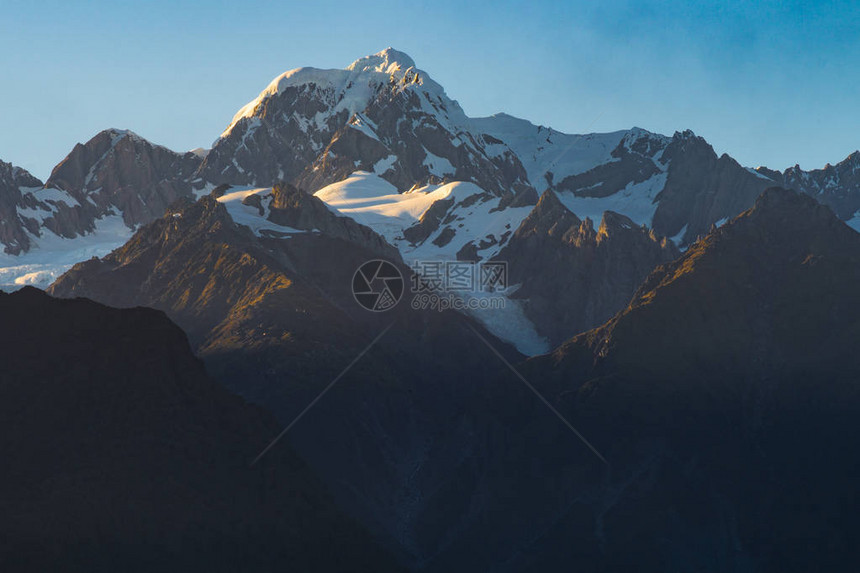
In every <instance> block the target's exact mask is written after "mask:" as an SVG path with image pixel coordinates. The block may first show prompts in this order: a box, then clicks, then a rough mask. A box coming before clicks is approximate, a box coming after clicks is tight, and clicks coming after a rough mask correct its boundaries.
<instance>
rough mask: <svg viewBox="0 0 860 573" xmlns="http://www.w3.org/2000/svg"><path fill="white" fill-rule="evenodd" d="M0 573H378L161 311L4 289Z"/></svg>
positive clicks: (376, 562)
mask: <svg viewBox="0 0 860 573" xmlns="http://www.w3.org/2000/svg"><path fill="white" fill-rule="evenodd" d="M0 324H2V327H0V345H2V348H3V367H2V376H0V457H2V459H3V460H4V469H3V471H2V472H0V569H2V570H3V571H7V572H8V571H48V570H50V571H274V570H286V569H289V570H298V571H382V570H393V569H394V568H393V567H392V565H391V563H392V562H391V561H390V560H389V559H388V558H387V557H386V555H385V554H384V553H383V552H382V551H380V550H379V549H377V547H376V545H375V543H374V542H373V540H372V539H371V538H370V537H369V536H368V535H367V534H366V533H365V532H364V531H363V530H361V529H360V528H359V527H358V526H357V525H355V524H354V523H353V522H351V521H350V520H349V519H347V518H345V517H344V516H343V515H341V514H340V513H339V512H338V511H337V510H336V509H335V508H334V506H333V505H332V504H331V502H330V501H329V499H328V497H327V495H326V493H325V492H324V490H323V488H322V487H321V486H320V485H319V483H318V481H317V479H316V477H315V476H314V475H313V474H312V473H311V472H310V471H309V470H308V469H307V467H306V466H305V465H304V463H303V462H301V461H300V460H299V459H298V458H297V457H296V456H295V454H293V452H292V450H291V449H290V448H289V446H288V445H286V444H284V445H282V446H281V447H279V448H277V449H276V450H273V451H272V452H270V453H269V454H268V456H267V457H266V459H265V460H264V461H263V462H261V463H260V464H258V465H256V466H255V467H254V468H253V469H252V468H250V467H249V461H250V460H251V459H253V457H254V456H255V455H256V454H257V453H258V452H259V451H260V450H261V449H262V448H263V447H264V446H265V445H266V443H267V441H268V440H269V439H271V437H272V436H273V435H275V434H276V433H277V432H278V431H279V426H278V425H277V424H275V423H274V421H273V419H272V418H271V417H270V416H269V415H268V414H266V413H265V412H263V411H262V410H260V409H258V408H256V407H252V406H248V405H246V404H245V403H244V401H243V400H242V399H240V398H238V397H236V396H233V395H231V394H229V393H228V392H227V391H226V390H223V389H222V388H221V387H219V386H218V385H216V384H215V383H214V382H212V381H211V380H210V379H209V378H208V377H207V375H206V373H205V371H204V369H203V365H202V363H201V362H200V361H198V360H197V359H196V358H194V356H193V355H192V354H191V351H190V348H189V345H188V342H187V341H186V338H185V335H184V334H183V333H182V331H181V330H180V329H179V328H178V327H176V326H175V325H174V324H173V323H172V322H170V320H168V319H167V317H166V316H165V315H164V314H163V313H162V312H160V311H156V310H150V309H144V308H133V309H126V310H118V309H112V308H108V307H105V306H102V305H100V304H97V303H94V302H91V301H88V300H84V299H74V300H58V299H54V298H51V297H50V296H48V295H46V294H44V293H42V292H41V291H39V290H36V289H33V288H30V287H28V288H24V289H22V290H21V291H18V292H16V293H13V294H3V293H0Z"/></svg>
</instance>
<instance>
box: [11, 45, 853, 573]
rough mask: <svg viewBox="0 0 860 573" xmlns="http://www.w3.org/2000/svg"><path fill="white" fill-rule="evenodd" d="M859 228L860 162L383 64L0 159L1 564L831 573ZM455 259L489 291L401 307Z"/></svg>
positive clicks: (843, 535)
mask: <svg viewBox="0 0 860 573" xmlns="http://www.w3.org/2000/svg"><path fill="white" fill-rule="evenodd" d="M225 119H226V118H225ZM857 230H860V152H855V153H853V154H851V155H850V156H848V157H847V158H846V159H844V160H843V161H841V162H839V163H837V164H835V165H829V164H828V165H826V166H825V167H823V168H822V169H817V170H812V171H804V170H801V169H800V167H799V166H795V167H793V168H790V169H787V170H785V171H782V172H780V171H776V170H772V169H768V168H766V167H758V168H755V169H753V168H749V167H744V166H742V165H740V164H739V163H738V162H737V161H735V160H734V159H732V158H731V157H729V156H728V155H722V156H718V155H717V154H716V153H715V152H714V150H713V148H712V147H711V146H710V145H709V144H708V143H707V142H706V141H705V140H704V139H703V138H701V137H699V136H697V135H695V134H694V133H692V132H691V131H683V132H677V133H674V134H673V135H671V136H669V135H661V134H657V133H651V132H649V131H646V130H644V129H640V128H636V127H634V128H631V129H629V130H625V131H618V132H613V133H602V134H595V133H592V134H583V135H571V134H565V133H561V132H558V131H556V130H554V129H552V128H548V127H543V126H536V125H534V124H532V123H530V122H529V121H527V120H524V119H518V118H515V117H512V116H509V115H506V114H496V115H493V116H490V117H484V118H470V117H468V116H466V114H465V113H464V112H463V110H462V108H461V107H460V105H459V104H458V103H457V102H456V101H455V100H453V99H451V98H450V97H449V96H448V95H447V93H446V92H445V90H444V89H443V88H442V86H440V85H439V84H438V83H436V82H435V81H433V79H431V77H430V76H429V75H428V74H427V73H426V72H425V71H423V70H421V69H419V68H417V67H416V65H415V63H414V62H413V61H412V59H411V58H410V57H409V56H407V55H406V54H404V53H402V52H398V51H396V50H394V49H391V48H388V49H386V50H383V51H382V52H379V53H377V54H373V55H371V56H367V57H364V58H361V59H359V60H356V61H355V62H353V63H352V64H351V65H349V66H348V67H346V68H345V69H334V70H322V69H316V68H299V69H295V70H291V71H288V72H286V73H284V74H283V75H281V76H279V77H277V78H275V79H274V80H273V81H272V82H271V83H270V84H269V85H268V86H267V87H266V88H265V89H264V90H263V91H262V92H261V93H260V94H259V95H258V96H257V97H256V98H254V99H253V100H252V101H250V102H249V103H248V104H247V105H245V106H244V107H243V108H241V109H240V110H239V111H238V112H237V113H236V114H235V116H234V117H233V118H232V120H230V121H229V123H227V126H226V129H225V130H224V131H223V132H222V133H221V135H220V136H219V137H218V138H217V139H216V140H215V141H214V143H213V144H212V145H211V146H210V148H208V149H202V148H201V149H196V150H194V151H189V152H186V153H177V152H174V151H171V150H169V149H166V148H164V147H162V146H159V145H157V144H154V143H151V142H149V141H146V140H145V139H143V138H141V137H140V136H138V135H136V134H135V133H133V132H131V131H127V130H119V129H108V130H105V131H102V132H100V133H98V134H97V135H95V136H94V137H93V138H92V139H90V140H89V141H88V142H86V143H83V144H78V145H76V146H75V147H74V149H72V151H71V152H70V153H69V155H68V156H67V157H66V158H65V159H63V161H61V162H60V163H59V164H58V165H57V166H56V167H55V168H54V170H53V172H52V173H51V175H50V177H49V178H48V180H47V181H45V182H44V183H43V182H42V181H39V180H38V179H36V178H35V177H33V176H32V175H30V174H29V173H27V172H26V171H24V170H23V169H21V168H18V167H15V166H12V165H10V164H7V163H3V162H0V243H2V246H3V253H2V254H0V288H2V289H3V290H7V291H18V292H14V293H12V294H0V318H2V319H3V324H4V325H16V326H15V330H14V331H11V330H9V331H8V332H7V331H4V332H3V335H2V336H3V339H4V352H11V353H12V354H14V360H11V361H8V364H9V365H10V366H9V367H8V368H6V367H5V366H4V374H3V376H2V377H0V403H2V404H3V406H2V408H4V409H5V411H6V415H4V416H3V417H2V419H0V425H2V428H0V429H2V435H3V436H5V437H4V439H3V441H2V442H0V448H2V449H3V451H4V452H6V454H5V457H6V458H7V459H13V461H15V460H17V463H16V464H13V465H17V466H19V467H18V468H17V469H16V470H15V471H14V472H12V473H9V474H8V475H6V476H4V477H3V478H2V480H4V481H3V483H6V484H7V487H4V489H3V492H2V494H0V495H2V498H0V508H3V510H4V511H3V512H2V514H3V516H2V517H0V531H2V532H3V541H2V542H0V558H3V559H5V560H6V563H8V564H9V566H8V567H3V568H2V569H3V570H9V571H12V570H28V569H27V568H28V567H33V565H32V564H33V563H36V564H38V567H48V568H51V569H56V570H76V571H77V570H81V571H85V570H86V571H89V570H96V569H99V570H101V569H105V570H132V569H134V570H136V568H141V570H153V569H158V570H171V571H172V570H175V571H187V570H202V569H206V570H225V571H235V570H247V567H245V566H244V565H242V564H243V563H245V564H247V563H250V565H248V567H251V569H250V570H261V571H262V570H265V571H269V570H275V569H276V568H277V565H276V564H275V563H276V562H278V561H277V560H279V559H280V560H282V561H281V562H282V563H283V566H284V567H285V568H290V567H292V568H296V569H299V570H315V571H346V570H352V571H384V570H385V571H387V570H404V571H416V572H417V571H422V572H425V571H426V572H437V571H438V572H442V571H499V572H502V571H504V572H514V573H519V572H526V571H562V570H569V569H574V570H578V571H585V572H592V571H593V572H598V571H601V572H602V571H655V572H657V571H679V572H680V571H705V572H714V573H716V572H727V571H731V572H759V571H766V572H771V571H773V572H777V571H778V572H785V571H818V570H821V571H835V570H846V567H848V569H849V570H850V569H852V568H854V566H856V565H860V517H858V516H860V496H858V493H857V489H856V483H858V479H860V455H858V452H860V449H858V446H860V443H858V440H860V416H858V413H860V353H858V352H857V351H856V349H857V348H858V347H860V297H858V292H860V290H858V289H860V234H858V232H857ZM379 259H381V260H386V261H388V262H390V263H392V264H393V265H394V266H395V267H397V269H399V270H400V272H401V274H402V276H403V277H405V285H404V288H405V290H406V291H407V292H406V293H405V295H404V297H403V300H402V301H401V302H400V303H399V304H398V305H396V306H394V307H393V308H392V309H390V310H387V311H385V312H369V311H368V310H366V309H365V308H362V307H361V306H360V305H359V304H358V303H357V301H356V299H355V297H354V295H353V286H354V280H355V276H356V270H357V269H358V268H359V267H361V266H362V265H363V264H364V263H365V262H367V261H373V260H379ZM455 261H459V262H462V263H491V264H492V263H498V264H504V265H505V267H504V268H505V269H506V272H507V276H506V281H505V283H504V284H502V285H501V286H500V287H499V288H498V289H497V290H496V291H494V292H492V293H487V292H479V291H477V290H472V291H468V290H465V291H462V292H458V293H456V294H455V295H452V296H455V297H456V298H457V300H459V301H460V302H462V303H464V304H462V305H459V308H458V309H444V310H443V309H440V308H433V307H429V308H428V307H420V306H419V307H416V306H415V305H410V296H411V293H410V292H409V291H410V290H414V289H416V288H417V289H420V288H421V287H422V286H426V284H427V282H428V281H430V280H431V277H429V276H428V273H427V271H426V269H427V268H428V267H430V266H432V265H433V264H439V263H446V262H455ZM32 286H36V287H40V288H42V289H45V290H46V291H47V293H42V292H39V291H38V290H37V289H34V288H31V287H32ZM19 289H20V290H19ZM488 297H489V298H494V299H495V300H496V302H498V301H499V300H500V301H501V302H502V303H503V304H500V305H496V306H494V307H488V306H487V305H484V304H466V303H480V302H483V301H485V300H486V299H488ZM59 299H75V300H59ZM81 299H90V300H81ZM109 307H113V308H109ZM138 307H148V309H142V308H138ZM152 309H154V310H152ZM36 317H38V318H39V320H40V321H41V322H40V323H39V324H40V325H41V326H38V327H36V326H34V324H35V322H34V321H35V318H36ZM22 324H23V325H27V328H19V326H20V325H22ZM34 328H35V330H34ZM7 330H8V329H7ZM16 333H19V334H16ZM37 348H38V352H37V351H36V349H37ZM4 362H6V359H4ZM70 364H73V365H74V367H70V366H69V365H70ZM333 382H336V383H337V384H336V385H333ZM248 403H250V404H248ZM308 405H311V406H313V407H312V409H307V407H308ZM60 412H65V413H62V414H60ZM25 413H26V415H25ZM82 420H87V423H84V422H83V421H82ZM574 426H575V428H576V429H574ZM284 427H286V428H287V429H288V430H289V431H288V432H286V433H284V434H282V439H280V440H276V441H275V442H274V445H272V446H271V449H270V450H266V451H263V450H264V448H265V447H266V444H267V443H268V442H267V440H270V439H274V438H275V437H276V436H279V432H280V431H281V429H282V428H284ZM103 440H108V442H109V443H108V442H103ZM219 444H223V449H222V448H220V446H219ZM75 451H81V452H84V453H85V454H86V457H83V458H81V459H75V458H74V456H71V455H70V454H69V455H64V453H63V452H75ZM261 451H263V453H264V454H265V455H263V456H261V457H260V458H259V459H258V460H255V458H254V456H256V455H257V454H259V453H260V452H261ZM52 460H53V461H52ZM93 460H95V461H93ZM252 460H254V463H253V464H252V465H251V466H250V467H246V466H247V464H248V463H250V462H251V461H252ZM108 462H109V463H108ZM98 464H101V465H102V466H105V464H106V467H108V468H109V470H110V471H108V472H107V473H103V474H99V473H98V472H96V467H97V465H98ZM92 480H96V481H92ZM152 483H155V484H157V486H152ZM229 492H233V493H229ZM22 500H25V501H22ZM79 513H84V514H85V516H84V517H85V519H77V518H76V516H77V515H78V514H79ZM49 523H50V524H51V526H50V527H48V526H47V524H49ZM162 523H169V525H170V527H161V526H160V525H159V524H162ZM40 536H41V537H40ZM46 537H49V538H51V539H53V542H51V543H50V547H51V551H48V552H40V551H38V550H37V548H38V547H39V546H40V544H42V543H46V542H45V538H46ZM192 540H193V542H189V543H186V542H185V541H192ZM277 540H283V545H282V546H281V545H279V544H278V541H277ZM801 543H802V544H803V546H802V547H801V546H800V544H801ZM165 556H167V557H165ZM141 563H144V565H141ZM130 564H133V566H132V565H130ZM147 564H148V565H147ZM846 564H853V565H851V566H849V565H846Z"/></svg>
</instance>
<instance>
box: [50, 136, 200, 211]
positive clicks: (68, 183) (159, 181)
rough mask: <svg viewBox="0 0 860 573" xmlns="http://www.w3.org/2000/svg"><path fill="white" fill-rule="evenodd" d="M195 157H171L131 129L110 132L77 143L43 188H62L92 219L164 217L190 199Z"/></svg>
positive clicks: (197, 163) (198, 163)
mask: <svg viewBox="0 0 860 573" xmlns="http://www.w3.org/2000/svg"><path fill="white" fill-rule="evenodd" d="M200 161H201V160H200V157H198V156H197V155H195V154H194V153H191V152H188V153H185V154H179V153H175V152H173V151H170V150H169V149H167V148H164V147H161V146H158V145H153V144H152V143H150V142H148V141H146V140H145V139H143V138H141V137H139V136H138V135H136V134H134V133H132V132H130V131H122V130H116V129H109V130H105V131H102V132H100V133H99V134H98V135H96V136H95V137H93V138H92V139H90V140H89V141H88V142H87V143H85V144H83V145H82V144H78V145H76V146H75V148H74V149H73V150H72V152H71V153H70V154H69V155H68V156H67V157H66V158H65V159H64V160H63V161H62V162H60V164H59V165H57V166H56V167H55V168H54V170H53V172H52V173H51V176H50V177H49V178H48V181H47V182H46V184H45V186H46V187H53V188H56V189H62V190H63V191H66V192H68V193H69V194H70V195H72V197H74V198H75V199H76V200H77V201H78V203H79V204H81V205H85V204H87V203H89V204H91V205H94V206H95V214H96V216H102V215H103V214H106V213H108V212H110V211H114V212H118V213H121V214H122V217H123V220H124V221H125V223H126V224H127V225H128V226H129V227H134V226H136V225H141V224H144V223H148V222H149V221H152V220H153V219H157V218H159V217H161V216H162V215H163V214H164V211H165V209H166V208H167V206H168V205H170V204H171V203H173V202H174V201H176V200H177V199H180V198H187V197H191V195H192V193H191V184H190V182H189V181H190V179H191V177H192V175H193V174H194V172H195V170H196V169H197V167H198V166H199V165H200Z"/></svg>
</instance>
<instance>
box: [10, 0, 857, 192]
mask: <svg viewBox="0 0 860 573" xmlns="http://www.w3.org/2000/svg"><path fill="white" fill-rule="evenodd" d="M389 45H390V46H393V47H395V48H397V49H399V50H402V51H404V52H406V53H408V54H410V55H411V56H412V57H413V58H414V59H415V61H416V63H417V65H418V67H419V68H421V69H423V70H425V71H426V72H428V73H429V74H430V75H431V76H432V77H433V78H434V79H435V80H437V81H438V82H439V83H441V84H442V85H443V86H445V89H446V90H447V92H448V95H450V96H451V97H453V98H454V99H457V100H458V101H459V102H460V104H461V105H462V106H463V108H464V109H465V110H466V113H468V114H469V115H472V116H481V115H489V114H492V113H495V112H499V111H505V112H508V113H511V114H513V115H516V116H520V117H524V118H526V119H529V120H531V121H533V122H535V123H540V124H544V125H550V126H552V127H554V128H556V129H559V130H561V131H566V132H572V133H582V132H589V131H611V130H616V129H622V128H628V127H632V126H634V125H635V126H639V127H643V128H646V129H649V130H652V131H657V132H661V133H665V134H668V135H671V134H672V133H673V132H674V131H675V130H682V129H687V128H689V129H692V130H693V131H695V132H696V133H697V134H699V135H702V136H704V137H705V138H706V139H707V140H708V141H709V142H710V143H711V144H712V145H713V146H714V148H715V149H716V150H717V152H718V153H723V152H726V153H729V154H730V155H732V156H734V157H735V158H736V159H738V160H739V161H740V162H741V163H743V164H745V165H750V166H756V165H767V166H769V167H772V168H778V169H782V168H785V167H788V166H790V165H794V164H795V163H800V165H801V166H802V167H804V168H816V167H821V166H823V165H824V164H825V163H827V162H831V163H836V162H838V161H840V160H842V159H843V158H844V157H845V156H847V155H848V154H849V153H850V152H852V151H854V150H855V149H857V148H860V106H858V101H860V3H858V2H850V1H846V2H827V1H820V0H819V1H812V2H791V1H784V0H783V1H779V2H772V1H763V2H732V1H725V0H723V1H720V2H678V1H662V2H657V1H640V2H626V1H616V0H603V1H596V2H579V1H575V0H568V1H563V2H552V1H540V0H531V1H528V2H513V1H504V0H493V1H486V2H485V1H483V0H480V1H474V0H456V1H448V0H435V1H432V2H428V1H412V2H408V3H406V2H385V1H365V2H362V1H356V0H353V1H348V0H341V1H320V0H316V1H307V0H304V1H302V2H296V3H291V2H267V1H262V0H246V1H243V2H226V1H219V0H206V1H205V2H204V1H185V2H183V1H181V0H170V1H154V2H145V1H142V0H137V1H134V2H129V1H124V0H113V1H111V2H106V1H103V2H94V1H90V2H80V1H78V2H76V1H73V0H69V1H65V2H54V1H38V0H36V1H34V0H28V1H19V0H2V16H0V78H2V80H0V109H2V110H3V124H2V128H0V159H2V160H4V161H8V162H12V163H14V164H16V165H20V166H23V167H25V168H27V169H29V170H31V171H32V172H33V173H34V175H36V176H37V177H40V178H42V179H44V178H46V177H47V176H48V174H49V173H50V170H51V168H52V167H53V166H54V165H55V164H56V163H58V162H59V161H60V160H61V159H62V158H63V157H64V156H65V155H66V154H67V153H68V152H69V150H70V149H71V148H72V147H73V146H74V144H75V143H76V142H83V141H86V140H87V139H89V138H90V137H92V136H93V135H94V134H95V133H97V132H98V131H100V130H101V129H104V128H108V127H119V128H128V129H132V130H134V131H136V132H137V133H139V134H140V135H142V136H144V137H146V138H148V139H150V140H152V141H154V142H156V143H160V144H162V145H166V146H167V147H170V148H173V149H176V150H188V149H192V148H194V147H198V146H200V147H209V146H210V145H211V143H212V141H213V140H214V139H215V138H216V137H217V136H218V134H219V133H220V132H221V131H222V130H223V129H224V127H226V125H227V124H228V123H229V121H230V119H231V117H232V116H233V114H234V113H235V112H236V110H237V109H238V108H239V107H241V106H242V105H244V104H245V103H247V102H248V101H249V100H251V99H253V98H254V97H255V96H256V95H257V93H259V92H260V90H262V89H263V88H264V87H265V86H266V84H268V82H269V81H270V80H271V79H272V78H273V77H275V76H276V75H278V74H280V73H281V72H283V71H286V70H288V69H291V68H295V67H299V66H315V67H337V68H342V67H345V66H347V65H348V64H349V63H351V62H352V61H353V60H355V59H357V58H359V57H361V56H364V55H367V54H370V53H374V52H377V51H379V50H381V49H383V48H385V47H386V46H389Z"/></svg>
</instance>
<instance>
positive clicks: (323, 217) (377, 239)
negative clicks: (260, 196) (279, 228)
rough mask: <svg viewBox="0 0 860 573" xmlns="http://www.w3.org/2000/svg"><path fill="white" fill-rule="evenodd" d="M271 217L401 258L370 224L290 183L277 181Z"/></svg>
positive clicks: (278, 222)
mask: <svg viewBox="0 0 860 573" xmlns="http://www.w3.org/2000/svg"><path fill="white" fill-rule="evenodd" d="M268 218H269V220H270V221H273V222H274V223H277V224H279V225H285V226H287V227H292V228H294V229H301V230H305V231H320V232H322V233H323V234H325V235H327V236H329V237H333V238H337V239H342V240H344V241H347V242H349V243H352V244H355V245H358V246H359V247H362V248H366V249H367V250H368V251H371V252H375V253H377V254H378V255H379V256H381V257H384V258H387V259H389V260H392V261H400V253H399V252H398V251H397V249H395V248H394V247H392V246H391V245H389V244H388V243H387V242H385V239H383V238H382V237H381V236H379V235H378V234H376V233H375V232H373V231H372V230H371V229H370V228H368V227H366V226H364V225H360V224H358V223H356V222H355V221H354V220H352V219H350V218H348V217H339V216H337V215H335V214H334V213H333V212H332V211H331V210H329V208H328V207H327V206H326V204H325V203H323V202H322V201H320V200H319V199H317V198H316V197H314V196H312V195H308V194H307V193H305V192H303V191H300V190H299V189H298V188H296V187H295V186H293V185H290V184H289V183H281V184H278V185H275V186H274V188H273V189H272V202H271V205H270V207H269V216H268Z"/></svg>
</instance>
